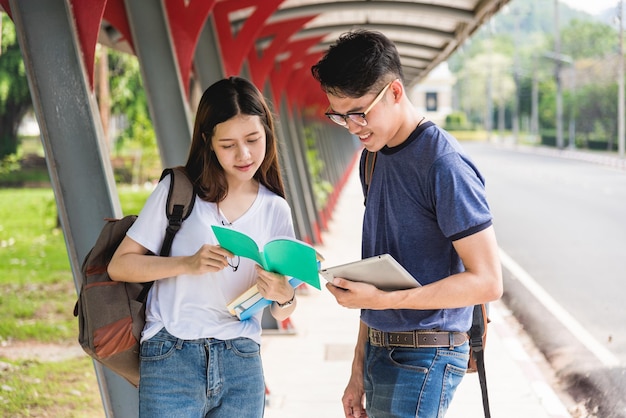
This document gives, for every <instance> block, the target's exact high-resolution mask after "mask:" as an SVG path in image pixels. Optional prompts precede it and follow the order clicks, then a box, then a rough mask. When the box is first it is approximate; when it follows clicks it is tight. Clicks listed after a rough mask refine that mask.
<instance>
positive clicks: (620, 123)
mask: <svg viewBox="0 0 626 418" xmlns="http://www.w3.org/2000/svg"><path fill="white" fill-rule="evenodd" d="M618 7H619V11H618V16H619V61H618V62H619V64H618V68H617V85H618V99H617V148H618V153H619V156H620V157H621V158H624V142H625V141H624V136H625V133H624V130H625V129H624V1H623V0H619V3H618Z"/></svg>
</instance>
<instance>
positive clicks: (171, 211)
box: [137, 166, 196, 302]
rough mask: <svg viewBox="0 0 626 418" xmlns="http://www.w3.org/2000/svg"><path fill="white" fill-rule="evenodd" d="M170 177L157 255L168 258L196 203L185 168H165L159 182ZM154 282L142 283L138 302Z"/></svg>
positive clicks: (194, 192)
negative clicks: (161, 236)
mask: <svg viewBox="0 0 626 418" xmlns="http://www.w3.org/2000/svg"><path fill="white" fill-rule="evenodd" d="M170 174H171V175H172V179H171V181H170V189H169V191H168V193H167V202H166V205H165V214H166V215H167V220H168V224H167V228H165V238H164V239H163V244H162V245H161V251H160V252H159V255H160V256H162V257H168V256H169V255H170V251H171V250H172V242H174V237H175V236H176V233H177V232H178V230H179V229H180V226H181V225H182V223H183V221H184V220H185V219H187V218H188V217H189V215H190V214H191V211H192V209H193V204H194V203H195V201H196V191H195V190H194V188H193V184H192V183H191V180H189V177H187V172H186V171H185V167H182V166H179V167H174V168H166V169H165V170H163V173H161V178H160V179H159V181H161V180H163V179H164V178H165V177H166V176H167V175H170ZM153 284H154V282H146V283H144V287H143V289H142V290H141V292H140V293H139V296H137V300H138V301H139V302H143V301H145V300H146V297H147V296H148V292H149V291H150V288H152V285H153Z"/></svg>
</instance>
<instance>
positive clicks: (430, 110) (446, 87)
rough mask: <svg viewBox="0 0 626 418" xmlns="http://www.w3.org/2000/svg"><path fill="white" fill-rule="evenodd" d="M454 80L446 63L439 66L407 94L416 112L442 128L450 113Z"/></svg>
mask: <svg viewBox="0 0 626 418" xmlns="http://www.w3.org/2000/svg"><path fill="white" fill-rule="evenodd" d="M455 82H456V79H455V77H454V75H453V74H452V73H451V72H450V69H449V68H448V63H447V62H444V63H441V64H439V65H438V66H437V67H435V69H433V70H432V71H431V72H430V73H429V74H428V76H426V78H425V79H424V80H423V81H421V82H420V83H419V84H418V85H416V86H415V87H413V89H412V90H411V91H410V92H409V97H410V99H411V102H412V103H413V105H414V106H415V107H416V108H417V110H418V112H419V113H421V114H423V115H425V116H426V118H428V119H429V120H431V121H433V122H435V123H436V124H437V125H439V126H442V127H443V126H444V125H445V121H446V116H448V115H449V114H450V113H452V111H453V109H452V87H453V86H454V83H455Z"/></svg>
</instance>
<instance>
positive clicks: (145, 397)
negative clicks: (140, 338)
mask: <svg viewBox="0 0 626 418" xmlns="http://www.w3.org/2000/svg"><path fill="white" fill-rule="evenodd" d="M260 354H261V353H260V347H259V345H258V344H257V343H256V342H254V341H252V340H250V339H248V338H236V339H233V340H226V341H222V340H216V339H213V338H203V339H198V340H181V339H179V338H176V337H174V336H172V335H171V334H169V333H168V332H167V331H166V330H165V329H162V330H161V331H159V333H158V334H157V335H155V336H154V337H152V338H150V339H149V340H147V341H144V342H143V343H142V344H141V367H140V376H141V380H140V383H139V416H140V417H144V418H155V417H167V418H171V417H184V418H200V417H203V418H204V417H212V418H232V417H242V418H243V417H246V418H248V417H249V418H257V417H262V416H263V410H264V408H265V381H264V379H263V366H262V364H261V355H260Z"/></svg>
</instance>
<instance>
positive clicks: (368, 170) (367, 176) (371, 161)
mask: <svg viewBox="0 0 626 418" xmlns="http://www.w3.org/2000/svg"><path fill="white" fill-rule="evenodd" d="M377 155H378V153H377V152H370V151H368V150H366V149H364V150H363V159H364V160H365V162H364V164H363V195H364V200H363V204H365V203H366V202H367V192H368V191H369V188H370V183H371V182H372V176H373V175H374V165H375V164H376V156H377Z"/></svg>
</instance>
